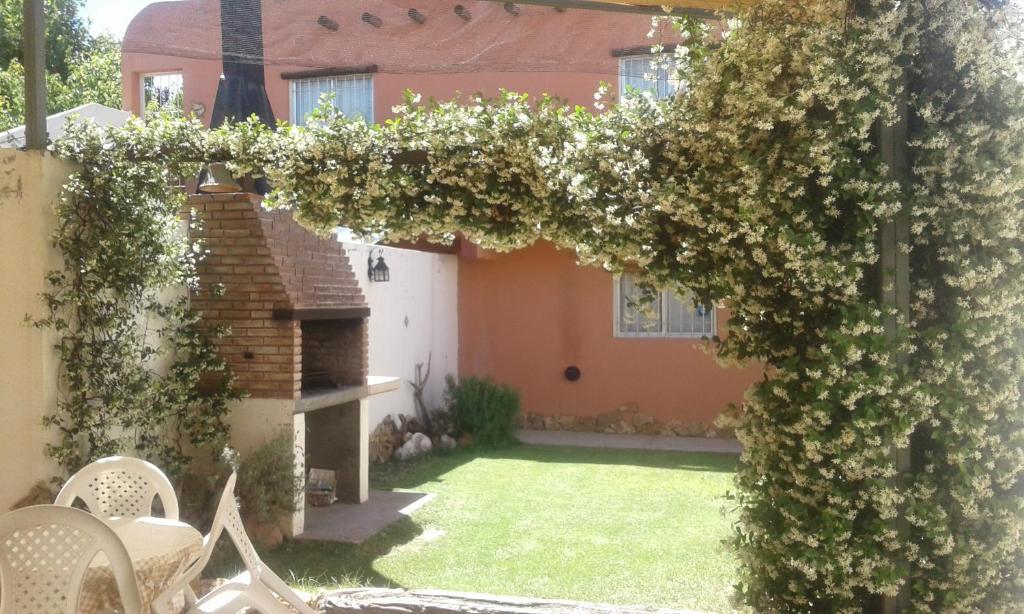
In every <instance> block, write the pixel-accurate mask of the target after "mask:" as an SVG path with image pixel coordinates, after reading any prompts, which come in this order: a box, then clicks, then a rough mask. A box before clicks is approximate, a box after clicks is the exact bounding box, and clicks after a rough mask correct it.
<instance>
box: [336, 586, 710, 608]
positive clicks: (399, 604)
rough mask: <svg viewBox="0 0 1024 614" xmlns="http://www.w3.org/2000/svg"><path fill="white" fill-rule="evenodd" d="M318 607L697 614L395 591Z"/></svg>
mask: <svg viewBox="0 0 1024 614" xmlns="http://www.w3.org/2000/svg"><path fill="white" fill-rule="evenodd" d="M320 607H321V609H322V611H323V612H326V613H327V614H341V613H343V612H362V613H363V614H368V613H373V614H479V613H482V612H487V613H488V614H654V613H655V612H657V613H658V614H697V613H696V612H693V611H689V610H669V609H666V608H660V609H657V610H655V609H649V608H639V607H630V606H613V605H608V604H601V603H583V602H579V601H566V600H562V599H531V598H528V597H504V596H500V595H485V594H482V593H458V592H448V591H431V590H404V589H398V588H396V589H391V588H354V589H345V590H341V591H337V592H334V593H330V594H328V595H327V596H325V597H324V598H323V600H322V602H321V604H320Z"/></svg>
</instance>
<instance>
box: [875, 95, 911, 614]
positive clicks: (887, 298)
mask: <svg viewBox="0 0 1024 614" xmlns="http://www.w3.org/2000/svg"><path fill="white" fill-rule="evenodd" d="M901 85H902V92H903V93H902V95H901V96H900V97H899V99H898V100H897V101H896V104H897V113H898V117H897V121H896V122H895V123H894V124H892V125H888V126H884V125H883V126H881V127H880V130H879V153H880V154H881V156H882V160H883V161H885V163H886V165H887V166H888V167H889V175H890V176H891V177H892V178H893V179H894V180H895V181H896V182H898V183H899V185H900V186H901V187H903V188H904V191H903V194H906V190H905V187H906V185H907V181H908V177H909V152H908V149H907V114H908V105H907V94H906V78H905V77H904V78H903V79H902V83H901ZM879 234H880V238H879V260H880V267H881V271H880V276H879V278H880V279H879V281H880V288H879V298H880V299H881V300H880V302H881V307H882V322H883V325H884V326H885V336H886V338H887V340H888V341H890V342H895V341H896V339H897V338H898V337H899V335H900V334H902V333H903V330H902V329H903V327H905V326H906V323H907V322H909V321H910V254H909V253H908V251H906V250H909V249H910V247H909V246H910V214H909V212H908V210H907V206H906V203H905V202H904V204H903V208H902V209H901V210H900V212H899V213H897V214H896V216H895V217H893V219H891V220H889V221H887V222H886V223H885V224H883V226H882V228H881V231H880V233H879ZM894 353H895V355H894V356H893V358H894V363H895V364H896V366H902V365H904V364H906V362H907V358H908V357H907V354H906V352H902V351H899V350H894ZM891 455H892V461H893V465H894V466H895V468H896V470H897V471H898V472H899V473H898V475H897V476H896V478H894V479H893V483H894V484H895V485H896V486H897V487H898V488H900V489H905V488H906V486H907V480H906V475H907V474H908V473H910V471H911V470H912V461H911V449H910V445H909V444H908V445H907V446H905V447H900V448H895V449H893V450H892V452H891ZM896 530H897V531H898V532H899V534H900V537H901V539H906V538H907V535H908V533H909V532H910V525H909V523H908V522H907V520H906V518H905V517H904V516H903V515H902V514H901V515H900V516H899V517H898V518H897V519H896ZM909 609H910V591H909V587H908V586H907V585H906V584H904V585H903V587H902V588H901V590H900V592H899V594H897V595H896V596H895V597H886V598H884V599H883V600H882V611H883V612H884V613H885V614H894V613H896V612H905V611H908V610H909Z"/></svg>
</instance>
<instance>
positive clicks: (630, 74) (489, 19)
mask: <svg viewBox="0 0 1024 614" xmlns="http://www.w3.org/2000/svg"><path fill="white" fill-rule="evenodd" d="M261 8H262V23H263V32H262V37H263V48H264V53H265V57H264V58H263V63H264V65H265V67H264V74H265V80H266V90H267V94H268V97H269V99H270V103H271V106H272V108H273V112H274V114H275V116H276V117H277V118H279V119H281V120H285V121H288V122H291V123H295V124H302V123H304V122H305V121H306V119H307V117H308V116H309V114H310V113H311V112H312V111H313V109H314V108H315V107H316V106H317V105H318V103H320V102H321V101H324V100H326V101H329V102H331V103H333V104H334V105H335V106H336V107H337V108H339V109H341V110H342V111H344V112H345V113H346V114H348V115H350V116H352V117H361V118H362V119H364V120H365V121H367V122H382V121H385V120H387V119H388V118H389V116H390V115H391V109H392V107H393V106H394V105H396V104H399V103H400V102H401V101H402V99H403V93H404V92H405V91H406V90H412V91H414V92H416V93H419V94H421V95H422V96H423V100H427V99H429V98H435V99H451V98H453V97H456V96H459V95H465V94H473V93H477V92H480V93H483V94H485V95H493V94H496V93H497V92H498V90H499V89H501V88H504V89H509V90H513V91H519V92H528V93H531V94H534V95H539V94H544V93H546V94H551V95H554V96H557V97H560V98H563V99H565V100H567V101H568V102H570V103H572V104H578V105H584V106H590V105H593V104H594V100H595V98H594V95H595V92H596V91H597V90H598V89H599V87H600V86H601V84H602V83H606V84H608V85H609V89H610V94H611V96H612V97H613V98H614V97H618V96H629V95H646V94H643V92H649V95H654V96H670V95H672V94H673V92H674V91H675V87H676V84H675V83H674V82H673V81H672V80H671V79H670V78H669V72H670V71H669V70H668V67H669V64H670V62H671V59H670V57H669V56H667V55H655V54H652V53H651V45H652V42H662V43H665V47H666V48H668V49H670V48H671V43H672V41H673V40H675V39H674V38H673V36H674V34H673V32H672V31H671V29H670V28H669V27H668V26H667V25H665V26H657V27H655V28H654V33H653V37H654V39H653V40H652V38H650V37H649V36H648V34H649V32H650V31H651V30H652V24H651V20H650V18H649V17H646V16H643V15H623V14H619V13H604V12H598V11H589V10H576V9H570V10H565V11H559V10H556V9H553V8H550V7H544V6H534V5H516V4H514V3H505V4H502V3H496V2H486V1H479V2H478V1H474V0H350V1H346V2H322V1H317V0H287V1H285V0H264V1H263V2H262V6H261ZM219 17H220V3H219V2H218V1H217V0H183V1H180V2H157V3H154V4H151V5H149V6H147V7H146V8H145V9H143V10H142V12H141V13H139V15H138V16H137V17H136V18H135V19H134V21H133V22H132V23H131V25H130V26H129V28H128V30H127V33H126V36H125V39H124V44H123V53H124V58H123V68H122V70H123V77H124V106H125V109H127V110H130V111H134V112H135V113H139V114H141V113H144V112H145V107H146V105H147V103H149V102H152V101H157V102H161V103H166V102H168V101H174V102H175V103H176V104H177V103H178V101H179V100H180V104H181V105H182V106H183V108H184V110H185V111H186V112H192V113H195V114H196V115H198V116H199V117H201V118H203V119H204V120H205V121H207V122H208V121H209V118H210V115H211V109H212V108H213V103H214V97H215V94H216V91H217V85H218V80H219V78H220V76H221V51H220V50H221V30H220V19H219ZM259 59H260V58H252V60H253V61H254V62H258V61H259ZM406 247H413V248H418V249H420V250H421V251H425V252H430V256H431V257H434V258H441V259H445V260H444V262H445V263H447V264H444V265H443V266H445V267H448V268H449V269H450V270H451V271H452V275H453V278H454V282H455V283H451V284H446V285H445V286H444V288H443V292H445V293H448V294H450V295H451V296H449V297H448V299H449V300H450V303H449V304H448V305H449V307H447V308H446V309H445V310H444V311H445V312H446V313H445V314H443V315H444V317H450V318H452V319H453V321H454V323H455V324H454V325H453V326H452V327H451V330H450V331H446V332H445V333H444V334H445V335H448V336H450V338H451V339H450V345H451V350H450V351H447V350H446V351H443V352H442V351H439V350H438V349H437V348H436V347H434V348H433V349H432V353H433V357H432V359H433V360H434V361H435V366H434V369H435V373H437V372H438V370H439V369H442V368H443V369H445V370H446V371H449V372H453V373H457V374H459V375H463V376H465V375H479V376H488V377H491V378H493V379H494V380H496V381H500V382H503V383H507V384H510V385H511V386H513V387H515V388H516V389H518V390H519V392H520V393H521V395H522V402H523V409H524V412H526V413H527V414H528V415H529V418H528V423H529V426H532V427H535V428H552V429H558V428H561V429H580V430H605V431H626V432H632V431H634V430H636V431H640V432H647V433H669V432H673V433H676V434H698V433H700V434H703V432H704V430H705V429H706V425H709V424H710V423H711V422H712V421H713V420H714V418H715V417H716V416H717V415H718V414H719V413H721V412H722V411H723V410H724V409H725V408H726V407H727V406H728V405H729V404H730V403H738V402H740V401H741V400H742V395H743V391H744V390H745V388H746V387H747V385H748V384H750V383H751V382H752V381H753V380H754V379H755V378H757V377H758V376H759V370H757V369H754V368H751V369H734V368H723V367H720V366H719V365H718V364H717V363H716V362H715V358H714V356H713V355H712V354H711V353H710V352H708V351H706V348H705V344H704V343H703V342H702V339H704V338H708V337H711V336H714V335H716V334H719V333H720V332H724V328H723V326H724V321H725V319H726V317H727V315H726V314H725V313H724V312H723V311H722V310H721V309H715V308H712V307H710V306H709V307H704V306H694V304H693V302H692V301H691V300H689V299H688V297H685V296H677V295H675V294H672V293H668V292H665V293H662V294H661V296H659V297H658V299H657V300H656V301H655V302H654V304H653V305H650V306H649V307H645V308H642V309H641V308H638V307H637V305H636V303H635V302H634V299H635V298H636V297H637V294H638V292H637V289H636V288H635V286H634V284H633V279H632V278H631V276H630V275H628V274H627V275H623V276H621V277H617V276H613V275H611V274H610V273H608V272H606V271H604V270H602V269H600V268H596V267H586V266H579V265H577V264H576V259H575V254H574V253H572V252H571V251H564V250H558V249H555V248H554V247H553V246H552V245H550V244H546V243H538V244H536V245H533V246H531V247H529V248H526V249H522V250H519V251H516V252H514V253H510V254H495V253H491V252H488V251H486V250H482V249H479V248H478V247H476V246H474V245H472V244H469V243H468V242H465V241H456V242H455V244H454V245H452V246H450V247H448V246H444V247H442V246H426V245H416V246H406ZM358 249H359V248H353V249H350V250H349V253H350V256H351V255H352V253H353V250H355V251H356V252H358ZM351 259H352V260H353V262H356V261H358V258H355V257H351ZM400 262H401V260H400V261H399V263H400ZM392 263H393V264H392V266H391V270H390V276H391V281H389V282H387V283H388V284H392V285H394V284H396V283H399V284H400V283H402V277H403V275H406V274H409V273H410V271H411V269H410V268H409V267H401V266H399V265H398V263H395V261H394V259H392ZM359 266H361V265H359ZM438 266H442V265H438ZM357 268H358V267H357ZM360 283H361V284H362V285H363V286H364V291H365V293H366V294H367V301H368V303H369V309H370V311H369V313H370V315H369V317H368V318H367V321H368V327H369V339H370V341H369V345H370V350H369V353H370V363H371V365H370V371H374V370H375V369H374V367H373V361H374V357H375V356H376V355H378V354H381V355H386V354H388V353H389V350H388V349H387V348H380V347H375V344H376V343H377V342H376V341H375V339H376V338H377V335H378V334H380V335H383V334H384V331H385V330H387V331H393V330H395V329H402V326H403V321H404V326H405V327H406V328H408V327H410V326H412V325H411V324H410V320H412V321H415V320H416V319H417V317H419V318H420V319H422V318H423V317H430V315H429V314H428V315H427V316H424V314H422V313H405V314H404V320H403V318H402V314H400V313H398V314H397V316H396V317H395V318H394V319H388V318H391V317H392V316H389V315H388V313H390V311H388V310H389V309H390V310H394V309H396V305H395V304H394V302H392V304H390V305H385V306H382V308H381V309H378V308H377V307H375V306H374V298H373V294H374V292H376V291H377V288H376V287H372V288H367V287H366V286H373V284H372V283H369V284H368V283H367V280H366V279H361V280H360ZM385 285H386V284H378V286H379V287H381V288H383V287H384V286H385ZM392 287H394V286H392ZM440 291H442V290H438V289H437V288H435V289H433V290H431V292H435V293H436V292H440ZM418 292H420V293H422V292H423V290H420V291H418ZM438 317H440V316H438ZM414 323H415V322H414ZM431 334H432V335H434V341H433V342H432V343H438V341H437V339H436V337H437V336H438V334H439V333H437V332H434V333H431ZM391 343H395V342H394V341H392V342H391ZM444 353H450V354H453V355H452V356H450V357H449V360H450V362H447V363H445V362H444V359H443V357H442V356H441V354H444ZM425 358H426V356H423V357H422V359H425ZM422 359H421V360H422ZM438 364H440V365H441V366H440V367H439V366H438ZM411 367H412V364H411V362H410V364H409V368H411ZM389 372H393V371H389ZM442 374H443V372H442ZM436 379H437V381H436V382H434V385H435V386H437V385H439V384H440V380H441V379H442V378H440V377H437V378H436ZM438 394H439V392H436V393H435V399H437V398H438V397H437V395H438ZM382 398H383V397H382ZM373 402H376V401H373ZM410 410H411V407H410ZM376 417H377V418H378V419H379V418H380V417H381V416H379V415H378V416H376Z"/></svg>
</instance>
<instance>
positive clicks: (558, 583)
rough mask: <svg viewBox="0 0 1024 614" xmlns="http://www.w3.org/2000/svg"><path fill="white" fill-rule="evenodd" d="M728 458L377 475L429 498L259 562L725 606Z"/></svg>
mask: <svg viewBox="0 0 1024 614" xmlns="http://www.w3.org/2000/svg"><path fill="white" fill-rule="evenodd" d="M735 463H736V458H735V457H732V456H727V455H714V454H683V453H676V452H646V451H644V452H641V451H634V450H595V449H583V448H556V447H540V446H518V447H515V448H511V449H508V450H503V451H497V452H480V451H473V450H460V451H457V452H455V453H452V454H448V455H444V456H431V457H429V458H426V459H421V460H419V461H414V462H412V463H408V464H401V465H390V466H386V467H382V468H378V469H376V470H375V471H374V475H373V477H372V482H373V486H374V488H387V489H395V490H412V491H417V492H430V493H435V494H436V495H437V496H436V498H435V499H433V500H432V501H430V502H429V503H427V504H426V505H425V506H423V507H421V508H420V509H419V510H418V511H416V512H415V513H414V514H413V516H412V518H411V519H410V520H407V521H402V522H400V523H398V524H396V525H392V526H391V527H390V528H389V529H388V530H386V531H385V532H384V533H382V534H380V535H377V536H376V537H374V538H373V539H371V540H370V541H368V542H366V543H364V544H362V545H360V546H349V545H338V544H318V543H297V542H291V543H287V544H285V545H284V546H283V547H281V548H279V549H277V550H276V551H274V552H268V553H266V554H265V556H264V558H265V560H266V562H267V563H268V564H269V565H270V566H271V567H272V568H273V569H275V570H278V571H279V573H280V574H281V575H282V576H284V577H286V578H289V577H290V578H291V579H292V580H293V581H294V582H295V583H296V584H298V585H300V586H302V587H303V588H306V589H310V590H324V589H329V588H334V587H337V586H339V585H342V586H352V585H364V584H369V585H375V586H393V587H405V588H434V589H442V590H457V591H476V592H486V593H497V594H506V595H523V596H531V597H545V598H562V599H576V600H583V601H599V602H608V603H613V604H621V605H628V604H634V605H646V606H658V607H674V608H690V609H696V610H705V611H715V612H722V611H729V610H730V607H729V593H730V591H731V585H732V583H733V582H734V575H735V566H736V562H735V560H734V558H733V557H732V556H731V555H730V554H729V552H728V551H727V550H726V549H725V547H724V546H723V545H722V543H721V542H722V540H723V539H724V538H726V537H727V536H728V534H729V527H730V518H729V516H728V515H727V513H726V512H725V510H726V509H727V505H728V503H727V501H726V500H725V498H724V495H725V492H726V490H727V489H728V488H730V480H731V477H732V471H733V467H734V465H735Z"/></svg>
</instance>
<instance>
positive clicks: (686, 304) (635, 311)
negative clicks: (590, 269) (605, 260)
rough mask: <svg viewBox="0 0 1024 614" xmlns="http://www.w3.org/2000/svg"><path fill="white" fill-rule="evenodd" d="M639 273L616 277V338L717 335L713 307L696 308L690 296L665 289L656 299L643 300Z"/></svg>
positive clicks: (695, 337) (700, 306)
mask: <svg viewBox="0 0 1024 614" xmlns="http://www.w3.org/2000/svg"><path fill="white" fill-rule="evenodd" d="M641 299H642V292H641V290H640V287H639V286H638V285H637V283H636V276H634V275H632V274H630V273H623V274H622V275H621V276H619V277H618V278H616V280H615V336H616V337H684V338H692V339H700V338H702V337H712V336H714V335H715V334H716V326H717V323H716V321H715V310H714V308H706V307H704V306H703V305H698V306H696V307H694V305H693V301H692V300H691V299H689V298H685V297H680V296H679V295H677V294H676V293H674V292H672V291H670V290H662V291H661V292H659V293H658V295H657V296H656V297H655V298H654V300H653V302H649V303H648V302H643V301H642V300H641Z"/></svg>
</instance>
